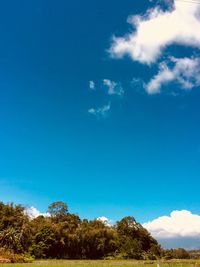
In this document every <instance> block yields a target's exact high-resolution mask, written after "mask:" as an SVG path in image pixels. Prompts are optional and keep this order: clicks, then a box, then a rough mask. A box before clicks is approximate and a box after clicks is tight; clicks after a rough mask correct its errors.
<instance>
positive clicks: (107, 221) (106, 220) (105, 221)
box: [97, 216, 112, 226]
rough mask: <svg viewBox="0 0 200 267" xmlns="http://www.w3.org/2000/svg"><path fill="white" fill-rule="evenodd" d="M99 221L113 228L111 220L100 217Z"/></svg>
mask: <svg viewBox="0 0 200 267" xmlns="http://www.w3.org/2000/svg"><path fill="white" fill-rule="evenodd" d="M97 220H98V221H101V222H103V223H104V224H105V225H107V226H111V223H112V220H109V219H108V218H107V217H105V216H101V217H98V218H97Z"/></svg>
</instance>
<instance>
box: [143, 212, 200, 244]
mask: <svg viewBox="0 0 200 267" xmlns="http://www.w3.org/2000/svg"><path fill="white" fill-rule="evenodd" d="M143 226H144V227H145V228H146V229H147V230H148V231H149V232H150V233H151V234H152V236H153V237H155V238H156V239H158V240H159V241H161V243H162V245H164V246H165V247H177V246H180V244H182V247H185V248H200V216H199V215H197V214H193V213H192V212H190V211H188V210H175V211H173V212H171V214H170V215H169V216H162V217H159V218H157V219H155V220H153V221H150V222H147V223H144V224H143ZM186 241H189V243H187V242H186Z"/></svg>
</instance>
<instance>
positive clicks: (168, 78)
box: [145, 57, 200, 94]
mask: <svg viewBox="0 0 200 267" xmlns="http://www.w3.org/2000/svg"><path fill="white" fill-rule="evenodd" d="M171 63H173V66H172V67H170V66H168V64H167V62H166V61H164V62H162V63H160V64H159V71H158V73H157V74H156V75H155V76H154V77H153V78H152V79H151V80H150V81H149V82H148V83H147V84H146V85H145V89H146V91H147V92H148V93H149V94H155V93H158V92H160V89H161V87H162V85H165V84H168V83H170V82H177V83H178V84H179V85H181V88H182V89H185V90H189V89H192V88H193V87H195V86H199V85H200V68H199V66H200V58H174V57H172V58H171V60H170V64H171Z"/></svg>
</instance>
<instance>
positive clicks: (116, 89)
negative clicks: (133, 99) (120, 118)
mask: <svg viewBox="0 0 200 267" xmlns="http://www.w3.org/2000/svg"><path fill="white" fill-rule="evenodd" d="M103 85H104V86H106V87H107V88H108V94H109V95H118V96H123V94H124V89H123V88H122V86H121V84H120V83H117V82H115V81H111V80H109V79H104V80H103Z"/></svg>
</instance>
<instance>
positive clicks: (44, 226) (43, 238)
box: [0, 201, 185, 260]
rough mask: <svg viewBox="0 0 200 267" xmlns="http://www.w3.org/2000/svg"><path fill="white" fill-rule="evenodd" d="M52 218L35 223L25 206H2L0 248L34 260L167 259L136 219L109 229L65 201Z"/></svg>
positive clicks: (54, 205)
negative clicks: (80, 215) (83, 215)
mask: <svg viewBox="0 0 200 267" xmlns="http://www.w3.org/2000/svg"><path fill="white" fill-rule="evenodd" d="M48 214H49V216H38V217H37V218H34V219H31V218H30V217H29V216H28V214H27V213H26V209H25V208H24V207H23V206H22V205H18V204H17V205H15V204H13V203H11V204H4V203H3V202H0V248H4V249H6V250H9V251H12V252H13V253H16V254H27V255H31V256H32V257H34V258H57V259H102V258H129V259H138V260H140V259H143V260H145V259H151V260H154V259H158V258H160V257H163V256H165V253H166V252H165V251H164V250H163V249H162V248H161V246H160V245H159V244H158V242H157V241H156V240H155V239H154V238H153V237H152V236H151V235H150V233H149V232H148V231H147V230H146V229H145V228H143V227H142V225H141V224H140V223H138V222H137V221H136V220H135V219H134V217H131V216H127V217H124V218H122V219H121V220H120V221H118V222H116V224H115V225H107V224H106V223H104V222H102V221H100V220H98V219H95V220H87V219H80V217H79V216H78V215H76V214H73V213H69V211H68V206H67V204H66V203H64V202H61V201H58V202H53V203H52V204H50V205H49V207H48ZM184 252H185V251H184ZM172 254H173V253H171V254H170V252H169V251H168V254H167V255H168V256H169V255H172Z"/></svg>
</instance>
